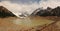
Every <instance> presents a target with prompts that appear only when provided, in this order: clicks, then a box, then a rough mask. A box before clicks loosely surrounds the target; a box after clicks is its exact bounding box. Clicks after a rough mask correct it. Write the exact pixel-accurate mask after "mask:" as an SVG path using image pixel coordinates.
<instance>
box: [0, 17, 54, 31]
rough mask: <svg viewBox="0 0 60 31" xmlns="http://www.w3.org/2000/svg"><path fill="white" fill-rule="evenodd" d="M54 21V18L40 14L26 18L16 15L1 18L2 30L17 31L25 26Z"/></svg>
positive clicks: (0, 26)
mask: <svg viewBox="0 0 60 31" xmlns="http://www.w3.org/2000/svg"><path fill="white" fill-rule="evenodd" d="M52 22H53V21H52V20H49V19H46V18H43V17H39V16H30V17H26V18H15V17H8V18H0V30H1V31H4V30H6V31H7V30H11V31H17V30H20V29H21V28H24V27H25V28H27V27H34V26H39V25H44V24H50V23H52Z"/></svg>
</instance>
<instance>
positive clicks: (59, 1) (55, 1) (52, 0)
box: [40, 0, 60, 8]
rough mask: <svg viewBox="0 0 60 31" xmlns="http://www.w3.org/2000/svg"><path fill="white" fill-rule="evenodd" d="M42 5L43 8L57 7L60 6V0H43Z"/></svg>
mask: <svg viewBox="0 0 60 31" xmlns="http://www.w3.org/2000/svg"><path fill="white" fill-rule="evenodd" d="M40 6H41V7H43V8H47V7H51V8H55V7H57V6H60V0H46V1H45V0H41V2H40Z"/></svg>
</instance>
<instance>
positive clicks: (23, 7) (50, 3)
mask: <svg viewBox="0 0 60 31" xmlns="http://www.w3.org/2000/svg"><path fill="white" fill-rule="evenodd" d="M19 1H23V0H19ZM25 1H28V2H29V1H30V3H31V4H30V3H25V4H23V3H20V2H18V1H14V2H15V3H13V2H11V0H9V1H7V0H5V1H1V2H0V5H2V6H4V7H6V8H7V9H8V10H10V11H12V12H13V13H14V14H16V15H19V14H20V13H25V12H26V13H28V14H31V13H32V12H33V11H34V10H35V9H37V8H41V7H43V8H44V9H46V8H47V7H51V8H55V7H57V6H60V0H41V1H39V3H37V2H34V3H33V2H31V1H32V0H25ZM34 1H36V0H34ZM16 2H18V3H16ZM23 2H24V1H23Z"/></svg>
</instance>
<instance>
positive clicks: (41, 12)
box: [0, 6, 60, 17]
mask: <svg viewBox="0 0 60 31" xmlns="http://www.w3.org/2000/svg"><path fill="white" fill-rule="evenodd" d="M31 15H38V16H60V6H58V7H56V8H53V9H52V8H50V7H47V9H42V8H38V9H36V10H35V11H34V12H33V13H32V14H31ZM15 16H16V15H14V14H13V13H12V12H11V11H9V10H8V9H7V8H5V7H3V6H0V17H15ZM22 16H24V15H22Z"/></svg>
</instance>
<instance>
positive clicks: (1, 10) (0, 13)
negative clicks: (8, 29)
mask: <svg viewBox="0 0 60 31" xmlns="http://www.w3.org/2000/svg"><path fill="white" fill-rule="evenodd" d="M10 16H12V17H14V16H15V15H14V14H13V13H12V12H10V11H9V10H8V9H6V8H5V7H3V6H0V17H10Z"/></svg>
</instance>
